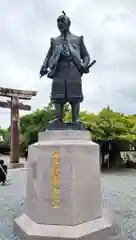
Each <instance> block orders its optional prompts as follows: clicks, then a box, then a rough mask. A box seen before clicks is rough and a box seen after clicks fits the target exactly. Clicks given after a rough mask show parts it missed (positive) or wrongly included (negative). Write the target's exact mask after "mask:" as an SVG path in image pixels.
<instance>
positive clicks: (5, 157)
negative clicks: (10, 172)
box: [0, 154, 26, 166]
mask: <svg viewBox="0 0 136 240" xmlns="http://www.w3.org/2000/svg"><path fill="white" fill-rule="evenodd" d="M0 159H1V160H4V163H5V164H6V165H8V166H10V156H9V155H3V154H0ZM19 162H20V163H23V164H25V163H26V161H25V159H24V158H23V157H20V159H19Z"/></svg>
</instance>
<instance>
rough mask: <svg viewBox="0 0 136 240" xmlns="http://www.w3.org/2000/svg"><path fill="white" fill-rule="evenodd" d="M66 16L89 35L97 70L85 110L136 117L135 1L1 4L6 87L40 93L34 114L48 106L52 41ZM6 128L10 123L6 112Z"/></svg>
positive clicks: (1, 81)
mask: <svg viewBox="0 0 136 240" xmlns="http://www.w3.org/2000/svg"><path fill="white" fill-rule="evenodd" d="M63 9H64V10H65V11H66V13H67V14H68V15H69V16H70V17H71V20H72V26H71V31H72V32H73V33H75V34H77V35H81V34H83V35H84V39H85V43H86V45H87V48H88V51H89V53H90V55H91V57H92V59H96V60H97V64H96V65H95V66H94V67H93V68H92V71H91V73H90V74H89V75H88V76H85V77H84V78H83V91H84V102H83V103H82V105H81V108H83V109H87V110H88V111H90V112H98V111H99V110H100V109H101V108H102V107H105V105H108V104H109V105H111V107H113V109H114V110H117V111H122V112H124V113H135V108H134V106H135V104H136V97H135V90H134V89H135V85H136V83H135V78H136V69H135V66H136V57H135V56H136V42H135V39H136V16H135V11H136V1H135V0H129V1H128V0H114V1H113V0H112V1H108V0H103V1H101V0H84V1H83V0H69V2H68V1H65V2H64V0H58V1H54V0H50V1H44V0H41V1H37V0H29V1H27V0H24V1H18V0H12V1H10V0H4V1H1V3H0V36H1V37H0V52H1V58H0V86H1V87H13V88H21V89H31V90H37V91H38V95H37V97H35V98H34V99H32V101H30V104H31V105H32V110H35V109H36V108H40V107H43V106H45V105H47V103H48V101H49V96H50V88H51V80H49V79H47V78H42V79H39V69H40V66H41V64H42V62H43V59H44V56H45V54H46V52H47V50H48V48H49V43H50V37H55V36H57V35H58V34H59V32H58V30H57V28H56V18H57V17H58V16H59V14H60V13H61V10H63ZM0 114H1V121H0V124H1V125H2V126H5V127H7V126H8V124H9V121H10V115H9V110H8V109H0Z"/></svg>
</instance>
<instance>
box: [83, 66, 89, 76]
mask: <svg viewBox="0 0 136 240" xmlns="http://www.w3.org/2000/svg"><path fill="white" fill-rule="evenodd" d="M81 73H82V74H84V73H89V69H88V68H87V66H84V64H82V65H81Z"/></svg>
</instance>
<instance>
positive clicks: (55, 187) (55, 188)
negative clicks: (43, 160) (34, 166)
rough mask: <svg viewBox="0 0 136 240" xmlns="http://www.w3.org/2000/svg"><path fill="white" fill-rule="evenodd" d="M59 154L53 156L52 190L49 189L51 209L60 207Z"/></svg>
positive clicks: (55, 153)
mask: <svg viewBox="0 0 136 240" xmlns="http://www.w3.org/2000/svg"><path fill="white" fill-rule="evenodd" d="M59 198H60V153H59V152H54V154H53V168H52V189H51V204H52V207H54V208H58V207H60V199H59Z"/></svg>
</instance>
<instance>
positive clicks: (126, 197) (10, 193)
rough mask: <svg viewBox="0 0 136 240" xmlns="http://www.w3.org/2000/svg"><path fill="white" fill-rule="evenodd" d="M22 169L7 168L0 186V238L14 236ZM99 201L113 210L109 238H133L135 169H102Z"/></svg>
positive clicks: (21, 197) (23, 175)
mask: <svg viewBox="0 0 136 240" xmlns="http://www.w3.org/2000/svg"><path fill="white" fill-rule="evenodd" d="M25 179H26V170H25V169H19V170H10V171H9V176H8V182H7V184H6V186H0V240H11V239H12V240H15V239H16V240H17V239H18V238H17V237H15V236H14V235H13V230H12V229H13V222H14V218H16V217H17V216H19V215H20V214H21V212H22V209H23V201H24V191H25ZM101 179H102V192H103V205H104V207H105V208H107V207H108V208H109V209H110V210H111V211H112V212H113V216H114V227H113V231H112V239H116V236H117V234H118V233H119V232H122V237H120V238H119V240H122V239H123V240H126V239H128V240H130V239H131V240H134V239H135V240H136V171H124V172H118V173H116V174H115V173H105V174H103V175H102V176H101Z"/></svg>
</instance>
